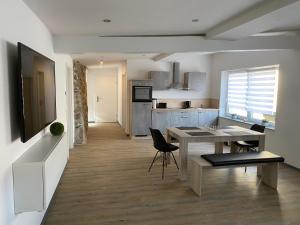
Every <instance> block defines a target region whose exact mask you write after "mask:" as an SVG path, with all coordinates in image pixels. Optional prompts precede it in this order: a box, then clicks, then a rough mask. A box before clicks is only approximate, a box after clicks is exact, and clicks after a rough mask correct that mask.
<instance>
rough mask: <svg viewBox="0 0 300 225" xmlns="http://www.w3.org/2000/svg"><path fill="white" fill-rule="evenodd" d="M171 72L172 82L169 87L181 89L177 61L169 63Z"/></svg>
mask: <svg viewBox="0 0 300 225" xmlns="http://www.w3.org/2000/svg"><path fill="white" fill-rule="evenodd" d="M171 66H172V74H173V83H172V85H171V88H174V89H182V86H183V85H182V83H181V82H180V64H179V63H178V62H173V63H171Z"/></svg>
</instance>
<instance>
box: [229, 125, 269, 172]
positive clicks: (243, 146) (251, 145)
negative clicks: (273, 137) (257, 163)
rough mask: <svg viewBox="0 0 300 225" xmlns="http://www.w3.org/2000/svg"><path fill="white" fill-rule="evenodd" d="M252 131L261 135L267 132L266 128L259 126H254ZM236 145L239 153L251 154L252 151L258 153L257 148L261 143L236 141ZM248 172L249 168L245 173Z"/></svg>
mask: <svg viewBox="0 0 300 225" xmlns="http://www.w3.org/2000/svg"><path fill="white" fill-rule="evenodd" d="M250 130H254V131H257V132H260V133H264V132H265V126H262V125H259V124H253V125H252V126H251V128H250ZM234 144H235V145H237V146H238V147H239V152H245V151H246V152H250V151H257V150H256V149H257V147H258V145H259V141H236V142H234ZM246 171H247V167H245V173H246Z"/></svg>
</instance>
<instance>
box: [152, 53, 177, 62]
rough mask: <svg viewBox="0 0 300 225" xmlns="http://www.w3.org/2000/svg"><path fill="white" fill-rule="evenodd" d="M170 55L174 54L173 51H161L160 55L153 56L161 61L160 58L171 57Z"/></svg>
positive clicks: (154, 59)
mask: <svg viewBox="0 0 300 225" xmlns="http://www.w3.org/2000/svg"><path fill="white" fill-rule="evenodd" d="M170 55H173V53H161V54H159V55H156V56H154V57H153V58H152V60H153V61H155V62H156V61H160V60H163V59H165V58H167V57H169V56H170Z"/></svg>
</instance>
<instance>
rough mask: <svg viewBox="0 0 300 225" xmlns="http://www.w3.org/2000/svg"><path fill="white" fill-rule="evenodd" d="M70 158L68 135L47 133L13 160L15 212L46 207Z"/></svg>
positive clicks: (40, 209)
mask: <svg viewBox="0 0 300 225" xmlns="http://www.w3.org/2000/svg"><path fill="white" fill-rule="evenodd" d="M68 157H69V147H68V138H67V135H66V134H63V135H61V136H52V135H51V134H47V135H45V136H43V137H42V138H41V140H39V141H38V142H37V143H36V144H34V145H33V146H32V147H31V148H29V149H28V150H27V151H26V152H25V153H24V154H23V155H22V156H21V157H20V158H19V159H17V160H16V161H15V162H14V163H13V167H12V168H13V181H14V202H15V213H21V212H31V211H42V210H45V209H47V207H48V206H49V203H50V201H51V198H52V196H53V194H54V192H55V190H56V187H57V185H58V183H59V180H60V178H61V175H62V173H63V171H64V168H65V166H66V163H67V161H68Z"/></svg>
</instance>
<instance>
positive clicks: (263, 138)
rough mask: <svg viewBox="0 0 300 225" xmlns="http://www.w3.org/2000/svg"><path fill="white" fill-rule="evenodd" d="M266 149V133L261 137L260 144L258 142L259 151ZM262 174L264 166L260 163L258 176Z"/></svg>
mask: <svg viewBox="0 0 300 225" xmlns="http://www.w3.org/2000/svg"><path fill="white" fill-rule="evenodd" d="M264 150H265V135H262V136H260V137H259V144H258V151H259V152H262V151H264ZM261 175H262V166H261V165H259V166H257V176H259V177H260V176H261Z"/></svg>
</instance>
